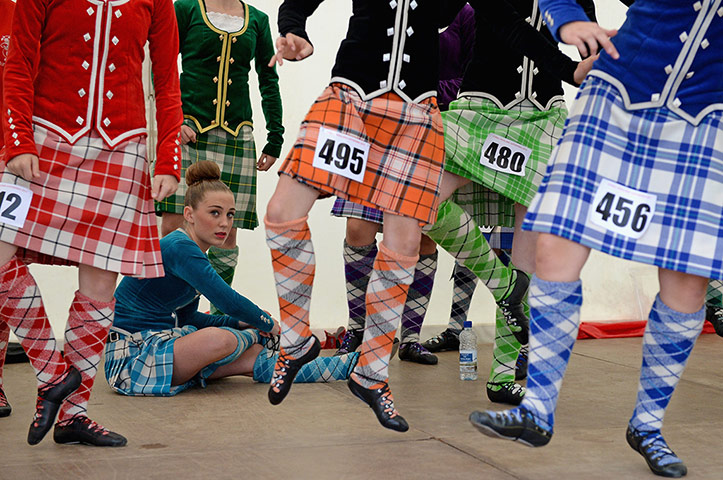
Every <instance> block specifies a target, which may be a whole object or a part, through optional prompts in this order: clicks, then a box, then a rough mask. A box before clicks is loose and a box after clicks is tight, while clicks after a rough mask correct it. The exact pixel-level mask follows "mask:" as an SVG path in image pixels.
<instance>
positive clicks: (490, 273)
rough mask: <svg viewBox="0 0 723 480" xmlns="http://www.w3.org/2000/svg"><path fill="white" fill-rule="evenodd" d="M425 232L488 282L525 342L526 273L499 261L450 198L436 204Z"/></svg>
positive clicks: (468, 216) (517, 334)
mask: <svg viewBox="0 0 723 480" xmlns="http://www.w3.org/2000/svg"><path fill="white" fill-rule="evenodd" d="M425 233H426V234H427V235H428V236H429V237H430V238H431V239H432V240H434V241H435V242H437V243H438V244H439V245H440V246H441V247H442V248H444V249H445V250H447V251H448V252H449V253H450V254H452V256H454V257H455V259H456V260H457V261H458V262H459V263H462V264H463V265H464V266H465V267H467V268H468V269H469V270H470V271H472V273H474V274H475V275H476V276H477V277H478V278H480V279H481V280H482V281H483V282H484V283H485V285H487V288H488V289H489V290H490V292H491V293H492V296H493V297H494V298H495V301H496V302H497V305H498V306H499V307H500V309H502V312H503V313H504V314H505V316H506V318H507V322H508V324H509V325H510V329H511V330H512V332H513V333H514V334H515V336H517V337H518V340H519V341H520V342H521V343H527V317H526V316H525V314H524V311H523V306H522V300H523V299H524V296H525V293H526V292H527V286H528V277H527V275H525V274H524V273H523V272H521V271H519V270H513V269H512V268H510V267H507V266H506V265H505V264H504V263H502V261H501V260H500V259H499V258H498V257H497V255H496V254H495V253H494V252H493V251H492V249H491V248H490V246H489V244H488V243H487V240H485V238H484V236H483V235H482V233H481V232H480V230H479V228H478V226H477V225H476V223H475V222H474V220H473V219H472V217H471V216H470V215H469V214H468V213H467V212H465V211H464V210H463V209H462V208H461V207H460V206H459V205H457V204H455V203H453V202H451V201H449V200H447V201H446V202H444V203H442V204H441V205H440V206H439V214H438V217H437V222H436V223H435V224H434V225H432V226H431V227H429V228H428V229H425Z"/></svg>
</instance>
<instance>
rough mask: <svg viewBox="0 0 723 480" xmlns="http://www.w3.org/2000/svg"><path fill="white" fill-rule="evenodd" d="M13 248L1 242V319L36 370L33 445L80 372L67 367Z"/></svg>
mask: <svg viewBox="0 0 723 480" xmlns="http://www.w3.org/2000/svg"><path fill="white" fill-rule="evenodd" d="M16 250H17V248H16V247H15V246H13V245H9V244H7V243H4V242H0V258H1V259H4V260H6V261H5V263H4V264H3V266H2V267H0V322H1V323H3V324H7V325H8V326H9V327H10V328H12V329H13V331H14V332H15V335H16V336H17V337H18V340H19V341H20V345H21V346H22V347H23V350H25V353H26V354H27V355H28V359H29V360H30V364H31V365H32V367H33V369H34V370H35V376H36V378H37V385H38V398H37V402H36V407H35V417H34V419H33V422H32V424H31V425H30V431H29V432H28V443H30V444H31V445H35V444H37V443H38V442H40V440H42V439H43V437H44V436H45V434H46V433H47V432H48V430H50V427H52V425H53V422H54V421H55V417H56V415H57V414H58V410H59V409H60V404H61V403H62V401H63V399H64V398H65V397H67V396H68V395H69V394H70V393H71V392H73V391H74V390H75V389H76V388H78V386H79V385H80V374H79V373H78V372H77V371H72V372H71V371H69V370H68V366H67V364H66V363H65V361H64V360H63V357H62V356H61V354H60V351H59V350H58V348H57V344H56V340H55V335H54V334H53V329H52V328H51V326H50V321H49V320H48V317H47V315H46V313H45V308H44V307H43V300H42V298H41V297H40V291H39V290H38V287H37V285H36V284H35V279H34V278H33V276H32V275H31V274H30V271H29V270H28V267H27V266H26V265H25V264H24V263H23V262H21V261H20V260H19V259H18V258H17V257H15V251H16ZM8 255H9V260H8Z"/></svg>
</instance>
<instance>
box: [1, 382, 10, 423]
mask: <svg viewBox="0 0 723 480" xmlns="http://www.w3.org/2000/svg"><path fill="white" fill-rule="evenodd" d="M12 411H13V407H11V406H10V402H8V397H6V396H5V392H4V391H3V389H2V388H0V417H8V416H10V413H11V412H12Z"/></svg>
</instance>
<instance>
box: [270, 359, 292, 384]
mask: <svg viewBox="0 0 723 480" xmlns="http://www.w3.org/2000/svg"><path fill="white" fill-rule="evenodd" d="M289 361H291V357H290V356H289V355H288V354H286V353H285V352H284V353H281V354H279V359H278V360H277V362H276V367H277V368H274V375H273V377H272V378H271V388H272V389H273V390H274V391H275V392H276V393H279V389H280V387H281V385H282V384H283V383H284V377H286V372H287V370H288V368H289ZM279 363H281V364H283V366H282V367H281V368H278V366H279Z"/></svg>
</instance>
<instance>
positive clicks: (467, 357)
mask: <svg viewBox="0 0 723 480" xmlns="http://www.w3.org/2000/svg"><path fill="white" fill-rule="evenodd" d="M459 363H475V364H476V363H477V351H476V350H460V351H459Z"/></svg>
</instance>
